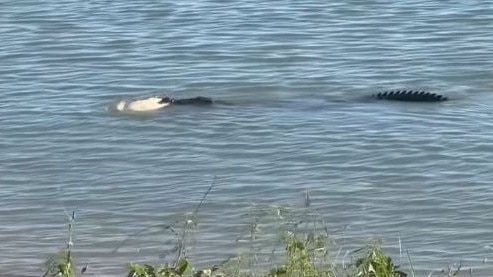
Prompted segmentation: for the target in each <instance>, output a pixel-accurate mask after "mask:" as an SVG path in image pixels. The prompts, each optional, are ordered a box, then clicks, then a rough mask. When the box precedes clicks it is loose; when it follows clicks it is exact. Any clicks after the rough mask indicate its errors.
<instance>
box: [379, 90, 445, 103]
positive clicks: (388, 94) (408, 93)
mask: <svg viewBox="0 0 493 277" xmlns="http://www.w3.org/2000/svg"><path fill="white" fill-rule="evenodd" d="M373 97H374V98H376V99H383V100H395V101H406V102H441V101H447V100H448V99H447V97H445V96H443V95H440V94H436V93H431V92H426V91H418V90H396V91H393V90H391V91H384V92H379V93H377V94H374V95H373Z"/></svg>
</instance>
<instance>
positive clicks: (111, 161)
mask: <svg viewBox="0 0 493 277" xmlns="http://www.w3.org/2000/svg"><path fill="white" fill-rule="evenodd" d="M492 69H493V1H406V0H398V1H385V0H369V1H355V0H348V1H322V0H306V1H289V0H279V1H252V0H244V1H218V0H209V1H205V0H198V1H174V2H171V1H147V0H144V1H73V0H62V1H53V0H48V1H43V2H42V3H41V2H38V1H11V0H3V1H0V99H1V101H0V147H1V150H2V151H1V155H0V222H1V225H0V249H2V250H1V251H0V274H18V275H22V276H24V275H29V276H39V275H40V274H39V272H40V271H39V268H40V267H41V265H42V263H43V262H44V260H45V259H46V258H47V257H48V256H49V254H50V253H53V252H55V251H56V250H57V249H59V248H61V247H64V243H65V236H66V222H67V218H66V216H65V214H64V208H65V209H66V210H67V211H70V210H74V209H75V210H77V213H78V218H77V222H76V232H75V238H74V241H75V250H76V253H77V256H78V258H79V260H80V261H81V263H82V264H84V263H89V264H90V268H89V269H90V270H89V271H88V274H89V275H92V276H115V275H118V274H120V276H123V272H124V267H123V266H124V264H125V263H126V262H130V261H136V260H145V261H148V262H155V261H157V260H158V259H159V256H162V255H164V254H163V253H162V252H163V247H161V245H163V244H165V242H166V241H167V240H168V239H170V236H167V237H166V236H165V234H163V231H161V232H159V229H157V230H156V228H154V229H153V228H149V230H148V231H147V232H144V233H142V234H140V235H136V236H133V237H131V238H129V236H130V235H131V234H134V233H136V232H138V231H139V230H142V229H143V228H146V227H148V226H151V225H153V224H154V225H155V224H169V223H172V222H173V220H174V219H176V217H179V216H180V215H182V214H183V213H184V212H185V211H191V210H193V209H194V207H195V206H196V205H197V203H198V202H199V201H200V199H201V197H202V195H203V194H204V192H205V191H206V190H207V188H208V187H209V185H210V184H211V182H212V180H213V179H214V176H216V183H215V187H214V188H213V190H212V191H211V192H210V194H209V195H208V199H207V201H206V202H205V203H204V205H203V206H202V207H201V208H200V211H199V225H198V227H197V229H196V232H195V235H194V236H195V242H194V243H193V247H192V249H191V250H190V255H195V256H196V257H198V260H199V264H204V263H219V262H220V261H222V260H224V259H226V258H227V257H228V255H230V254H235V253H237V250H235V249H236V248H235V242H234V241H235V238H237V237H238V236H239V235H241V234H244V233H245V232H247V231H248V227H247V225H246V224H247V223H248V217H246V216H245V214H246V213H248V212H249V211H250V210H251V208H250V207H251V206H252V203H253V204H276V205H287V204H291V205H295V206H299V207H302V206H303V193H304V192H305V191H306V190H309V191H310V193H311V196H312V199H311V200H312V207H313V208H316V209H317V210H318V211H319V212H320V213H321V214H323V215H324V218H325V220H326V221H327V224H328V226H329V230H330V231H331V232H332V235H333V236H334V238H335V239H336V240H337V242H338V247H341V248H340V249H341V253H345V252H346V251H352V250H354V249H355V248H357V247H358V246H361V245H362V244H363V243H365V241H366V239H367V238H369V237H371V236H372V235H377V236H379V237H381V238H383V243H384V245H385V246H386V247H387V249H388V251H390V253H392V254H393V255H396V256H397V257H399V239H400V241H401V246H402V251H405V250H406V249H408V250H409V252H410V255H411V256H412V257H413V262H414V265H415V268H417V269H418V270H419V271H420V272H423V274H427V273H428V272H430V271H432V270H440V269H441V268H444V267H446V266H447V265H448V264H450V263H453V262H459V261H462V263H463V265H464V267H472V268H473V270H474V271H473V272H474V274H475V276H485V275H487V273H486V272H490V273H491V271H492V270H493V264H492V263H491V261H490V260H493V251H492V249H493V248H491V247H490V245H492V244H493V242H492V241H491V240H492V232H493V183H492V181H493V163H492V161H493V141H492V138H493V120H492V119H493V109H492V108H491V106H492V105H493V96H492V95H491V91H492V89H493V71H492ZM387 89H426V90H430V91H434V92H438V93H442V94H444V95H447V96H448V97H449V98H450V99H451V101H448V102H444V103H438V104H427V103H397V102H386V101H383V102H368V101H363V100H362V99H363V98H364V96H366V95H369V94H372V93H375V92H378V91H382V90H387ZM165 94H168V95H170V96H173V97H176V98H182V97H190V96H197V95H203V96H209V97H213V98H215V99H221V100H225V101H229V102H232V103H234V105H233V106H220V105H218V106H214V107H209V108H199V107H172V108H168V109H165V110H162V111H159V112H158V113H155V114H151V115H145V116H137V115H128V114H118V113H115V112H113V111H112V109H111V106H112V105H114V103H116V102H117V101H119V100H120V99H130V98H136V97H147V96H150V95H165ZM166 235H167V234H166ZM126 238H129V239H128V240H126V243H125V244H124V245H123V246H122V247H120V248H118V249H116V248H117V247H118V246H119V245H120V243H121V242H122V241H124V240H125V239H126ZM164 248H166V247H164ZM115 249H116V250H115ZM112 250H115V251H114V252H116V253H112ZM335 251H337V248H336V249H335ZM342 255H343V254H341V256H342ZM402 262H403V263H407V262H406V259H405V258H404V259H403V261H402Z"/></svg>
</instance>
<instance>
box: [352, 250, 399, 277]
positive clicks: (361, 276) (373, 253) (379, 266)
mask: <svg viewBox="0 0 493 277" xmlns="http://www.w3.org/2000/svg"><path fill="white" fill-rule="evenodd" d="M355 266H356V269H357V273H356V276H357V277H406V276H407V274H406V273H404V272H402V271H400V270H398V266H396V265H394V263H393V262H392V259H391V258H390V257H389V256H387V255H385V253H384V252H383V251H382V249H381V248H380V247H379V246H377V245H370V246H369V247H368V251H367V253H366V255H365V256H364V257H361V258H359V259H357V260H356V263H355Z"/></svg>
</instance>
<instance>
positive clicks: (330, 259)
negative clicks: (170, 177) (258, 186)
mask: <svg viewBox="0 0 493 277" xmlns="http://www.w3.org/2000/svg"><path fill="white" fill-rule="evenodd" d="M211 189H212V186H211V187H210V188H209V189H208V190H207V192H206V193H205V194H204V197H203V198H202V200H201V201H200V203H199V204H198V205H197V207H196V208H195V209H194V210H193V211H192V212H190V213H188V214H186V215H184V216H183V217H182V218H181V220H180V221H177V222H175V223H174V224H173V225H169V226H164V228H162V229H163V232H168V233H170V234H171V235H172V236H173V237H174V241H175V244H174V245H172V246H171V249H173V251H171V256H172V257H171V258H169V257H168V258H167V259H163V261H162V263H161V264H146V263H133V262H132V261H128V264H126V265H122V267H123V266H126V268H127V275H126V276H128V277H181V276H193V277H212V276H216V277H218V276H224V277H291V276H293V277H298V276H299V277H322V276H323V277H404V276H410V277H411V276H412V277H414V276H416V274H415V273H414V270H413V267H412V262H411V259H410V257H409V254H408V255H407V257H408V259H407V263H406V264H405V265H404V266H403V267H402V268H401V267H400V266H399V265H396V264H395V263H394V262H393V260H392V258H391V257H390V256H389V255H387V254H386V253H385V252H384V251H383V250H382V248H381V247H380V245H379V243H378V242H373V243H369V244H368V245H365V246H362V247H361V248H360V249H357V250H355V251H353V252H352V253H349V255H348V256H349V257H348V258H347V259H346V257H344V259H342V263H341V259H340V256H339V253H336V254H334V252H337V251H331V250H333V248H334V247H332V246H333V241H331V239H330V236H329V232H328V230H327V227H326V224H325V222H324V220H323V217H322V216H320V215H319V213H318V212H317V211H316V210H314V209H311V208H310V202H311V201H310V197H309V194H308V193H307V194H306V197H305V207H303V208H301V209H292V210H290V209H287V208H280V207H276V206H264V207H258V206H256V207H254V208H252V211H251V212H250V213H249V223H248V230H246V231H245V234H243V236H242V238H243V239H244V240H245V241H246V242H247V243H249V244H250V245H251V248H250V250H249V251H248V253H243V254H241V255H236V256H234V257H229V258H227V259H226V260H225V261H224V262H221V263H220V264H217V265H210V266H208V267H205V268H196V267H194V261H193V260H191V259H190V256H189V255H188V253H187V249H188V247H189V245H190V243H191V239H190V236H191V235H190V234H191V232H193V231H194V228H195V227H196V226H197V218H198V216H197V215H198V212H199V209H200V207H201V206H202V204H203V202H204V200H205V199H206V196H207V195H208V193H209V192H210V190H211ZM299 210H301V211H302V212H301V213H297V212H296V211H299ZM262 218H263V219H265V218H267V219H268V222H269V224H270V225H271V226H275V230H276V231H275V233H277V234H275V235H274V236H271V237H276V249H273V250H272V253H274V252H276V254H277V255H276V258H275V259H270V260H269V262H268V263H267V264H266V263H261V264H260V263H259V261H258V259H257V255H258V254H259V250H258V248H257V247H256V246H255V245H256V244H258V243H259V238H258V229H259V225H260V222H261V219H262ZM75 223H76V222H75V213H72V215H70V216H69V218H68V223H67V228H68V231H67V233H68V235H67V243H66V245H65V247H64V248H63V250H61V251H60V252H59V253H57V254H56V255H54V256H53V257H51V258H50V259H49V260H48V261H47V263H46V270H45V272H44V274H43V275H42V276H43V277H54V276H61V277H73V276H84V275H88V273H90V271H89V270H90V269H88V267H87V265H84V266H82V267H77V266H76V264H77V263H78V262H82V261H75V260H74V253H73V246H74V243H73V239H72V237H73V232H74V225H75ZM152 227H155V226H149V227H148V228H145V229H143V230H139V231H138V232H136V233H135V234H133V235H132V236H135V235H141V234H142V233H143V231H145V230H146V229H149V228H152ZM124 243H125V242H122V244H121V245H123V244H124ZM260 243H261V244H263V242H262V241H260ZM264 245H265V244H264ZM81 264H83V263H81ZM459 270H460V268H459V269H458V270H452V269H451V270H449V272H443V274H442V275H441V276H456V274H457V273H458V271H459Z"/></svg>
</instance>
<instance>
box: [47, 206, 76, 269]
mask: <svg viewBox="0 0 493 277" xmlns="http://www.w3.org/2000/svg"><path fill="white" fill-rule="evenodd" d="M74 223H75V211H73V212H72V215H71V216H70V217H69V221H68V241H67V246H66V249H65V250H62V251H60V252H59V253H57V254H56V255H54V256H52V257H51V258H50V259H49V260H48V262H47V264H46V267H47V270H46V271H45V274H44V275H43V277H74V276H75V264H74V261H73V257H72V247H73V245H74V244H73V239H72V238H73V226H74Z"/></svg>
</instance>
